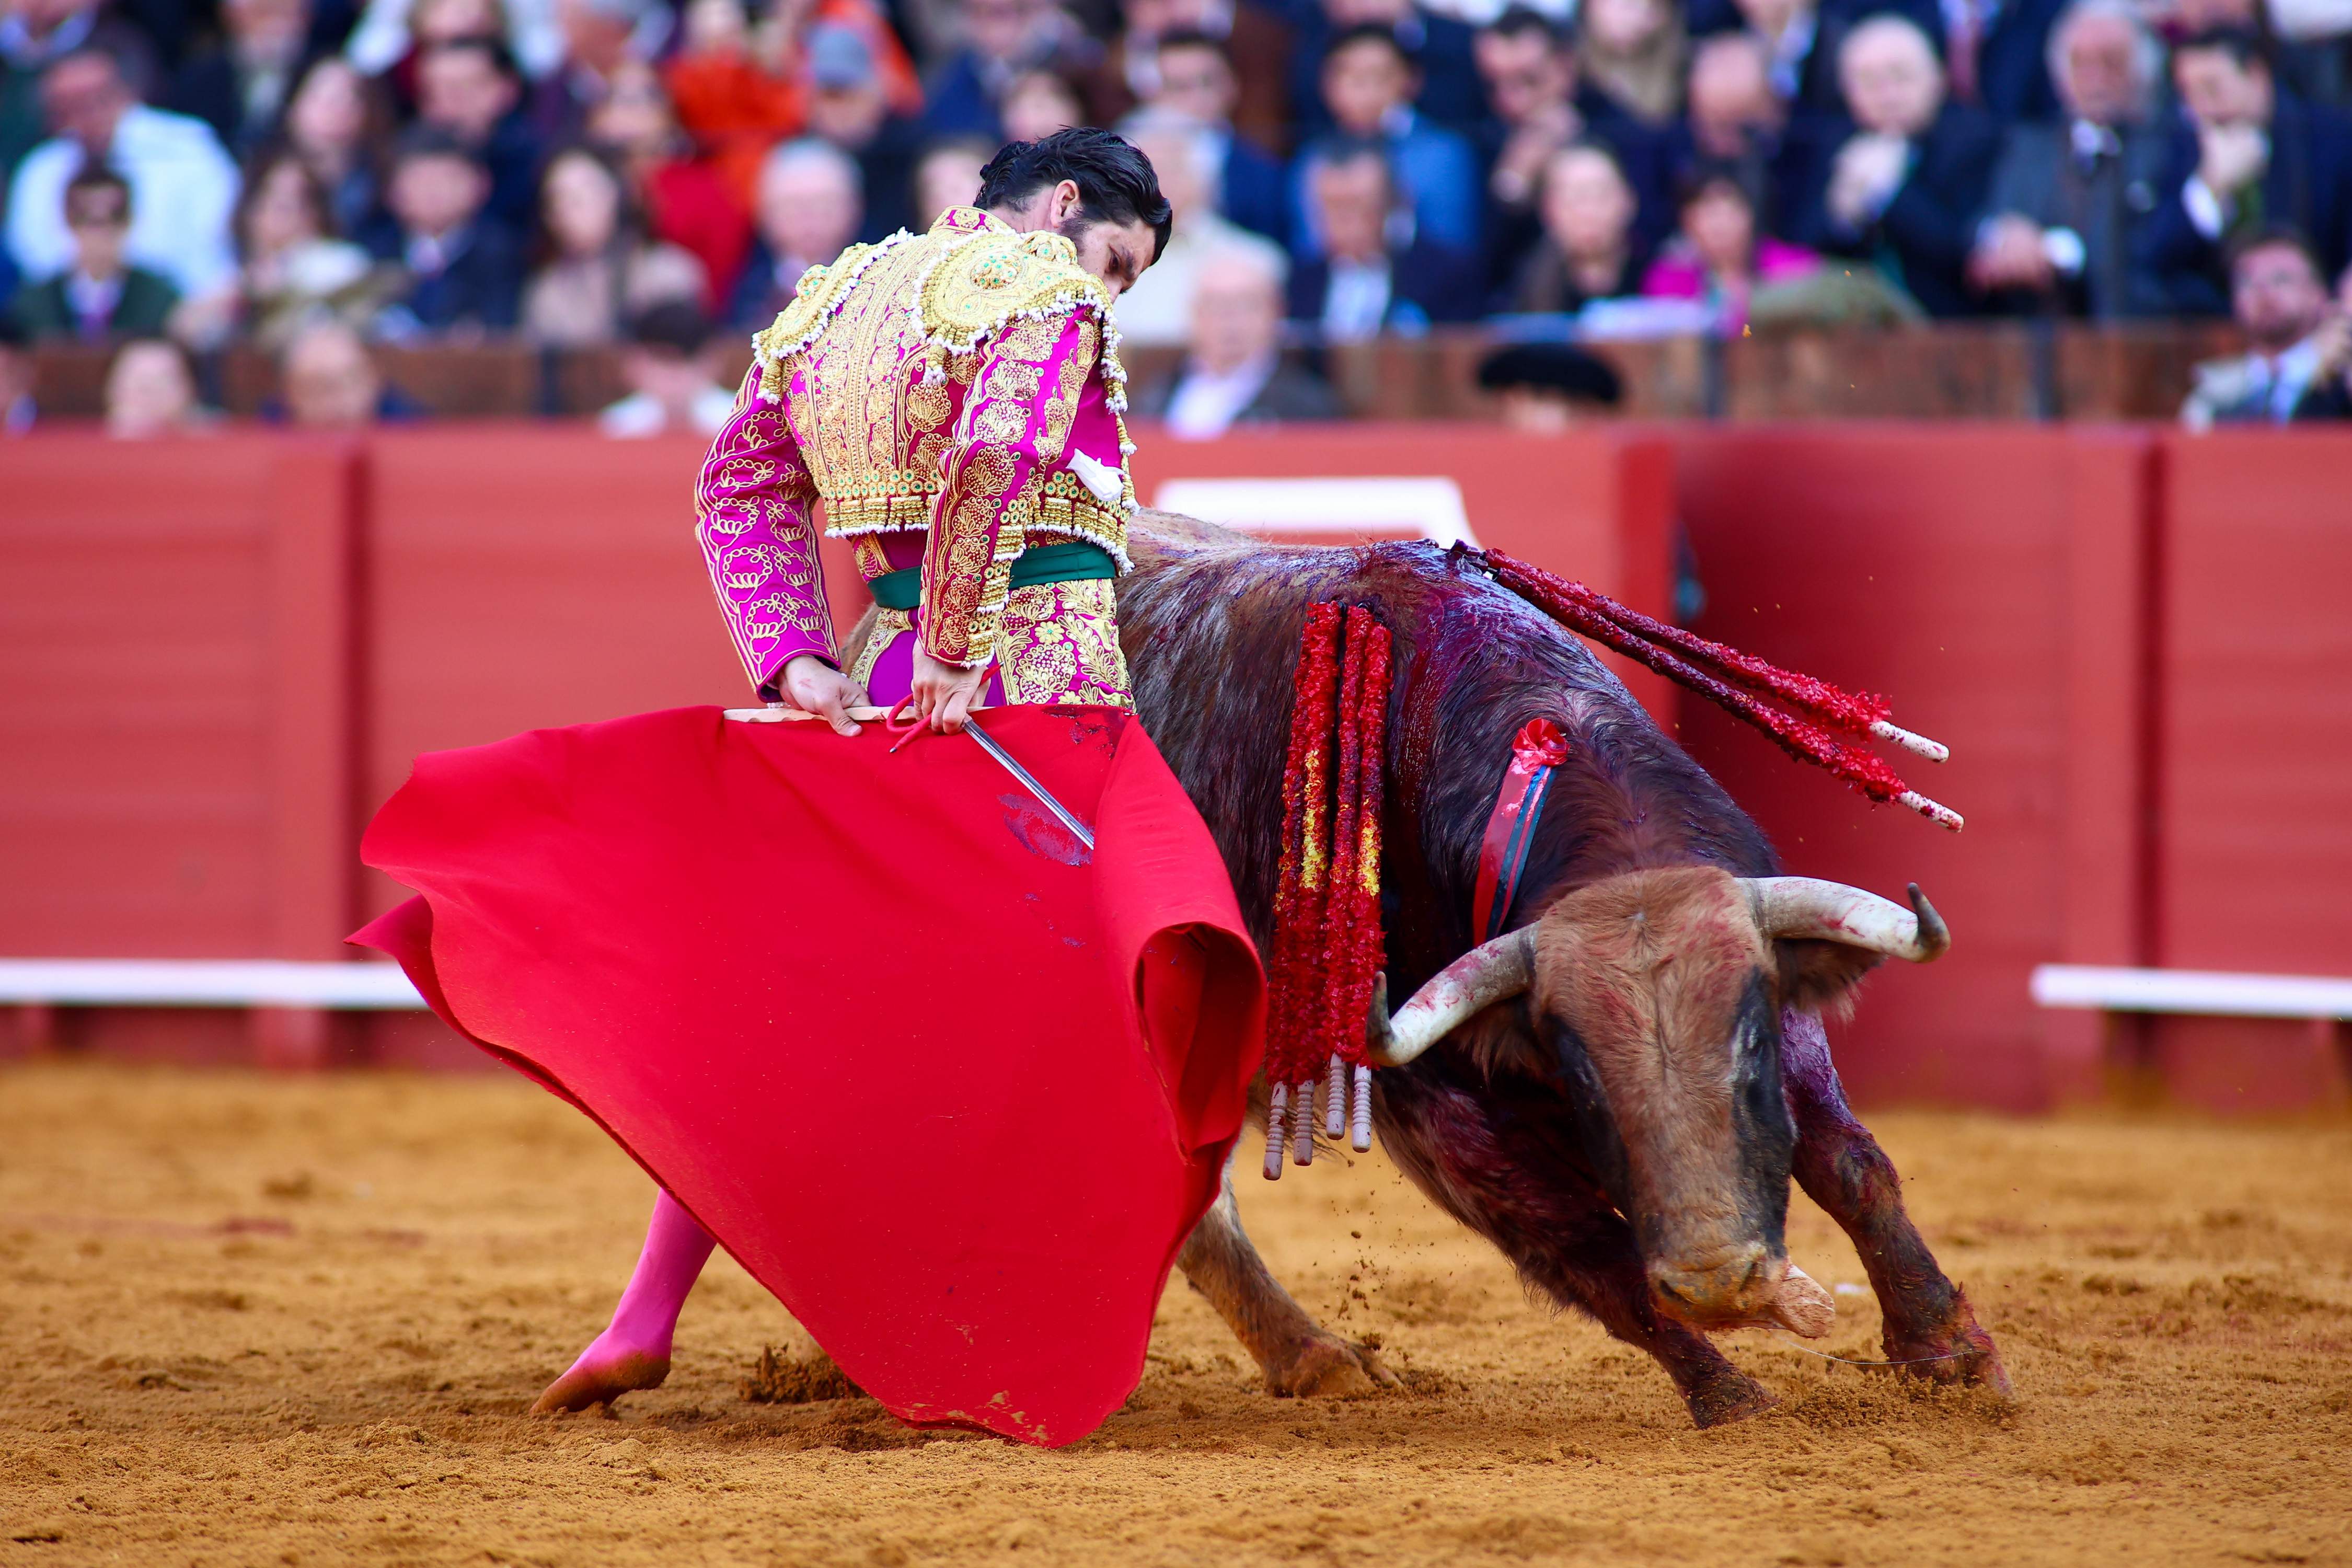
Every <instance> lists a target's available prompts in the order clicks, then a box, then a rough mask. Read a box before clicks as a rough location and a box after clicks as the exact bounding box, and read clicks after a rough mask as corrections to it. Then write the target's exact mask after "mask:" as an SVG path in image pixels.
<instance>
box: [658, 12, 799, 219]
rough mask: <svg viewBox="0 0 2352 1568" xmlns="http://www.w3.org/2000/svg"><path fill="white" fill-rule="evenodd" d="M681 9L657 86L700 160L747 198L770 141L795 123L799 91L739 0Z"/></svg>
mask: <svg viewBox="0 0 2352 1568" xmlns="http://www.w3.org/2000/svg"><path fill="white" fill-rule="evenodd" d="M685 15H686V37H685V41H684V43H683V44H682V45H681V46H680V47H679V48H678V52H677V55H675V56H674V57H672V58H671V59H670V60H669V61H668V62H667V64H665V65H664V66H663V67H662V73H661V75H662V86H663V87H664V88H666V89H668V92H669V98H670V103H671V104H672V106H673V107H674V108H675V109H676V110H677V122H678V123H679V124H680V125H682V126H684V127H685V128H686V132H687V134H688V135H689V136H691V137H692V138H693V139H694V145H695V147H696V148H697V149H698V151H699V152H700V153H701V154H702V157H703V159H704V161H705V162H706V163H709V165H710V167H711V168H712V169H713V170H714V171H715V172H716V173H717V174H719V178H720V179H722V180H724V181H725V182H726V184H727V188H728V189H729V190H730V191H732V192H734V193H735V195H736V197H737V199H738V200H740V201H741V202H743V203H744V204H745V205H747V206H748V205H751V203H752V201H753V200H754V199H755V196H754V193H755V192H756V191H757V190H758V188H759V184H760V165H761V163H763V162H765V161H766V159H767V156H768V151H769V149H770V148H772V147H773V146H775V145H776V143H777V142H782V141H783V140H784V139H785V138H787V137H789V136H793V135H795V134H797V133H798V132H799V131H800V127H801V105H800V95H799V94H798V93H797V92H795V91H794V90H793V86H792V84H791V83H790V82H789V81H787V80H786V79H785V78H784V75H783V72H782V68H781V61H779V60H777V59H776V58H774V51H773V50H772V49H769V48H763V47H761V42H762V41H761V40H755V39H754V37H753V36H752V30H751V19H750V17H749V16H747V15H746V14H745V12H744V7H743V0H690V3H689V4H688V5H687V7H686V14H685Z"/></svg>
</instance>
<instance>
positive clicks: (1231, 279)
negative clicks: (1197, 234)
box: [1135, 250, 1341, 441]
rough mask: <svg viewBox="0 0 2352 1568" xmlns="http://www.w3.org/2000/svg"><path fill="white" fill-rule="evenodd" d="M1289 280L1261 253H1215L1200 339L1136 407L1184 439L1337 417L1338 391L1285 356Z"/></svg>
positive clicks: (1196, 331) (1202, 291)
mask: <svg viewBox="0 0 2352 1568" xmlns="http://www.w3.org/2000/svg"><path fill="white" fill-rule="evenodd" d="M1281 334H1282V280H1281V279H1280V278H1279V277H1278V276H1276V272H1275V270H1274V268H1272V267H1270V266H1269V265H1268V264H1267V262H1266V260H1265V258H1264V257H1262V256H1261V255H1259V254H1258V253H1257V252H1255V251H1251V250H1231V251H1225V252H1223V253H1222V254H1220V255H1217V256H1214V257H1212V258H1209V259H1208V260H1207V261H1206V262H1204V263H1203V264H1202V268H1201V271H1200V276H1199V279H1198V280H1197V281H1196V282H1195V284H1194V286H1193V289H1192V342H1190V343H1189V344H1188V345H1187V350H1186V353H1185V356H1184V363H1183V366H1182V368H1181V369H1180V370H1179V371H1178V372H1177V374H1174V375H1173V376H1171V377H1169V378H1168V379H1166V380H1164V381H1161V382H1159V383H1157V384H1154V385H1151V386H1149V387H1147V388H1145V389H1144V391H1143V393H1142V394H1141V395H1139V397H1137V399H1136V402H1135V411H1136V413H1137V414H1138V415H1139V416H1142V417H1144V418H1147V419H1163V420H1165V421H1167V425H1168V433H1169V434H1170V435H1171V436H1173V437H1176V438H1177V439H1178V440H1180V441H1208V440H1213V439H1215V438H1216V437H1219V436H1222V435H1223V434H1224V433H1225V432H1226V431H1227V430H1229V429H1231V428H1232V427H1233V426H1236V425H1270V424H1276V423H1279V422H1282V421H1285V420H1292V419H1315V420H1320V419H1337V418H1339V417H1340V415H1341V409H1340V407H1339V399H1338V398H1336V397H1334V396H1332V395H1331V389H1330V388H1329V387H1328V386H1326V385H1324V384H1323V383H1322V382H1320V381H1319V380H1318V379H1316V377H1315V376H1314V375H1312V374H1309V373H1308V372H1307V371H1305V370H1302V369H1300V368H1298V367H1297V366H1296V365H1291V364H1286V363H1283V358H1282V335H1281Z"/></svg>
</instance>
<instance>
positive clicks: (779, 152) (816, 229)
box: [727, 137, 866, 327]
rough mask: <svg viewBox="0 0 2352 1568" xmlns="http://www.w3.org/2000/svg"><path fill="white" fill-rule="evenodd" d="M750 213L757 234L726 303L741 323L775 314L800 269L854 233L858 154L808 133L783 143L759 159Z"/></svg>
mask: <svg viewBox="0 0 2352 1568" xmlns="http://www.w3.org/2000/svg"><path fill="white" fill-rule="evenodd" d="M751 216H752V222H753V225H754V226H755V227H756V228H757V229H758V231H759V237H758V238H757V239H756V240H755V241H753V243H752V246H751V260H749V261H748V262H746V263H745V264H744V267H743V276H742V277H741V278H740V279H738V280H737V282H736V285H735V297H734V300H732V301H731V302H730V304H729V306H728V310H727V317H728V320H729V321H730V322H732V323H733V324H734V325H736V326H739V327H764V326H766V325H767V324H768V323H769V322H771V321H774V320H775V319H776V313H777V312H778V311H780V310H782V309H783V308H784V307H785V306H786V305H788V304H790V303H792V300H793V295H794V294H795V292H796V291H797V290H798V289H799V288H800V283H801V274H802V273H803V272H806V271H807V270H808V269H809V268H812V267H823V266H824V265H826V264H827V263H829V262H831V261H832V260H833V259H834V258H835V257H837V256H839V255H840V254H841V253H842V251H843V250H845V249H846V248H847V247H848V246H849V244H850V242H851V241H852V240H854V239H856V237H857V232H858V229H859V228H860V227H861V226H863V224H864V222H865V216H866V211H865V205H864V203H863V200H862V198H861V196H860V195H859V190H858V175H857V163H856V160H855V159H853V158H851V157H850V155H849V154H848V153H845V152H843V151H842V150H841V149H840V148H838V147H835V145H833V144H832V143H831V142H820V141H818V140H816V139H815V138H814V137H803V138H802V139H801V140H799V141H797V142H784V143H782V145H780V146H779V147H777V148H776V150H775V151H774V152H772V153H769V154H768V161H767V162H766V163H763V164H762V165H761V168H760V193H759V201H758V204H757V205H756V206H755V207H754V209H753V212H752V215H751Z"/></svg>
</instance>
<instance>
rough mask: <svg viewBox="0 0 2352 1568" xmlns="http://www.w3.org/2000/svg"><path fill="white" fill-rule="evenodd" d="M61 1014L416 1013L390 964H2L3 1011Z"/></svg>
mask: <svg viewBox="0 0 2352 1568" xmlns="http://www.w3.org/2000/svg"><path fill="white" fill-rule="evenodd" d="M7 1003H17V1004H24V1003H31V1004H37V1005H51V1006H60V1007H134V1006H135V1007H333V1008H349V1009H357V1008H389V1009H411V1010H413V1009H416V1008H421V1007H423V1006H424V1005H425V998H424V997H422V996H419V995H418V994H416V987H415V986H414V985H411V984H409V983H408V976H407V975H405V974H404V973H401V971H400V966H399V965H397V964H393V963H293V962H290V961H285V960H278V959H138V958H0V1004H7Z"/></svg>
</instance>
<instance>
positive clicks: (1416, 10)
mask: <svg viewBox="0 0 2352 1568" xmlns="http://www.w3.org/2000/svg"><path fill="white" fill-rule="evenodd" d="M1292 16H1293V19H1294V21H1295V22H1296V23H1297V28H1298V41H1297V46H1296V47H1293V48H1292V50H1291V52H1290V105H1291V112H1292V114H1293V115H1294V116H1295V117H1296V118H1297V121H1298V129H1299V133H1300V134H1301V135H1302V136H1303V137H1313V136H1318V135H1321V134H1322V133H1323V132H1327V131H1330V130H1334V129H1339V130H1345V129H1346V127H1345V126H1343V125H1340V124H1339V122H1338V121H1335V120H1334V119H1333V117H1332V111H1331V107H1330V105H1329V103H1328V101H1327V100H1325V98H1324V96H1323V91H1322V81H1321V67H1322V61H1323V60H1324V58H1326V57H1327V56H1328V55H1329V53H1330V51H1331V46H1332V45H1333V44H1334V43H1335V42H1337V41H1338V40H1339V37H1341V36H1342V35H1344V34H1347V33H1350V32H1353V31H1355V30H1356V29H1358V28H1360V27H1378V28H1379V29H1380V30H1381V31H1382V32H1384V33H1386V34H1388V35H1389V37H1391V38H1393V39H1395V40H1396V46H1397V47H1398V48H1399V49H1401V50H1402V51H1403V52H1404V54H1405V57H1406V58H1409V59H1411V60H1412V62H1413V65H1414V68H1415V71H1416V80H1415V83H1414V89H1413V94H1412V107H1413V108H1414V109H1415V110H1419V111H1420V112H1421V113H1422V114H1423V116H1425V117H1426V118H1427V119H1428V120H1429V121H1431V122H1432V123H1433V124H1437V125H1443V126H1446V127H1448V128H1450V129H1452V130H1455V131H1461V132H1469V131H1471V130H1473V129H1475V127H1476V126H1477V124H1478V122H1479V121H1481V120H1484V119H1485V118H1486V95H1485V94H1484V93H1483V92H1482V91H1481V90H1480V89H1479V86H1478V68H1477V65H1476V63H1475V60H1474V59H1473V58H1472V53H1471V50H1472V43H1471V40H1472V30H1471V27H1470V26H1469V25H1468V24H1467V23H1465V22H1460V21H1456V20H1455V19H1454V17H1453V16H1439V15H1437V14H1435V13H1434V12H1432V11H1429V10H1426V9H1424V8H1423V7H1422V6H1420V5H1416V4H1415V3H1414V0H1319V3H1318V0H1296V3H1295V4H1294V5H1293V7H1292Z"/></svg>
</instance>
